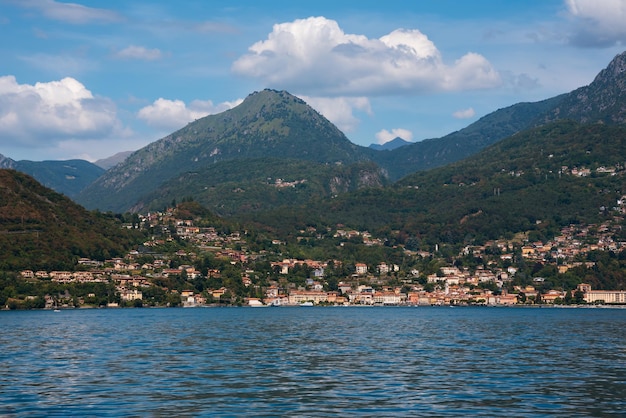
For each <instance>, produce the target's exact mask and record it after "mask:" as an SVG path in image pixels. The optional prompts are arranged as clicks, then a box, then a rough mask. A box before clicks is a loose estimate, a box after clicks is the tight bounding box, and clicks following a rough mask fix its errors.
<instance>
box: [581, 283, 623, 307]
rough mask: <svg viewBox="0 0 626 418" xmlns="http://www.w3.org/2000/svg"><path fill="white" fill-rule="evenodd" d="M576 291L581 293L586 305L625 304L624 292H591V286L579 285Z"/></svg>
mask: <svg viewBox="0 0 626 418" xmlns="http://www.w3.org/2000/svg"><path fill="white" fill-rule="evenodd" d="M578 290H580V291H581V292H583V295H584V296H583V299H584V300H585V302H587V303H620V304H626V290H592V289H591V285H589V284H586V283H581V284H579V285H578Z"/></svg>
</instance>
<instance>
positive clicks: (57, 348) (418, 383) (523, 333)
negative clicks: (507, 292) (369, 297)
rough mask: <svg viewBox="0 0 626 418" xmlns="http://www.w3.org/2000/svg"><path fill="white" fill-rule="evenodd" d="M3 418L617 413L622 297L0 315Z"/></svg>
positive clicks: (622, 408) (623, 365)
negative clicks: (562, 303)
mask: <svg viewBox="0 0 626 418" xmlns="http://www.w3.org/2000/svg"><path fill="white" fill-rule="evenodd" d="M0 330H1V334H0V349H1V351H0V367H1V369H0V370H1V371H2V379H0V416H20V417H21V416H29V417H30V416H98V417H100V416H164V415H170V416H248V415H264V416H338V415H339V416H377V417H378V416H464V415H482V416H497V417H502V416H505V415H510V416H567V417H572V416H616V417H617V416H626V309H558V308H533V309H531V308H447V307H440V308H430V307H428V308H425V307H419V308H391V307H389V308H382V307H381V308H378V307H377V308H358V307H349V308H301V307H294V308H194V309H182V308H181V309H109V310H68V311H61V312H52V311H28V312H6V311H5V312H0Z"/></svg>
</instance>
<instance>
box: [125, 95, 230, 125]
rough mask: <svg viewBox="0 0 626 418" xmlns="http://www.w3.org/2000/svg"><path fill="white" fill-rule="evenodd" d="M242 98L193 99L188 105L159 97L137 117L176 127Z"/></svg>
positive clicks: (156, 123)
mask: <svg viewBox="0 0 626 418" xmlns="http://www.w3.org/2000/svg"><path fill="white" fill-rule="evenodd" d="M241 102H242V100H241V99H240V100H235V101H232V102H223V103H219V104H213V102H212V101H211V100H206V101H202V100H194V101H192V102H191V103H190V104H189V106H187V105H186V104H185V102H183V101H182V100H169V99H163V98H159V99H157V100H155V101H154V103H152V104H151V105H149V106H146V107H144V108H142V109H141V110H139V113H138V114H137V117H138V118H139V119H141V120H143V121H145V122H146V123H147V124H148V125H150V126H154V127H157V128H161V129H178V128H181V127H183V126H185V125H186V124H187V123H189V122H192V121H194V120H196V119H200V118H202V117H204V116H207V115H213V114H215V113H220V112H223V111H225V110H228V109H232V108H233V107H235V106H237V105H238V104H240V103H241Z"/></svg>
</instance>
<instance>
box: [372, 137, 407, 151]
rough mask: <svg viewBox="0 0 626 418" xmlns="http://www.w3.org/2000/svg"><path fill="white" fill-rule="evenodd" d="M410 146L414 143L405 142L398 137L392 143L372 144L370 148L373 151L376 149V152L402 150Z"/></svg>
mask: <svg viewBox="0 0 626 418" xmlns="http://www.w3.org/2000/svg"><path fill="white" fill-rule="evenodd" d="M409 144H412V142H409V141H405V140H404V139H402V138H400V137H399V136H397V137H395V138H394V139H392V140H391V141H387V142H385V143H384V144H370V146H369V147H370V148H371V149H375V150H376V151H385V150H387V151H390V150H392V149H396V148H400V147H403V146H405V145H409Z"/></svg>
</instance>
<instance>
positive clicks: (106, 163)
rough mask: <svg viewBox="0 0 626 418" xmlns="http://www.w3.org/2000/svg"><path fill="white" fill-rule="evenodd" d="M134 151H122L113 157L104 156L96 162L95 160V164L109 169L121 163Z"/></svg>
mask: <svg viewBox="0 0 626 418" xmlns="http://www.w3.org/2000/svg"><path fill="white" fill-rule="evenodd" d="M133 152H134V151H122V152H118V153H117V154H115V155H112V156H111V157H108V158H102V159H100V160H98V161H96V162H94V164H95V165H97V166H98V167H100V168H103V169H105V170H108V169H109V168H111V167H113V166H115V165H117V164H119V163H121V162H122V161H124V160H125V159H126V158H128V156H129V155H130V154H132V153H133Z"/></svg>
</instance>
